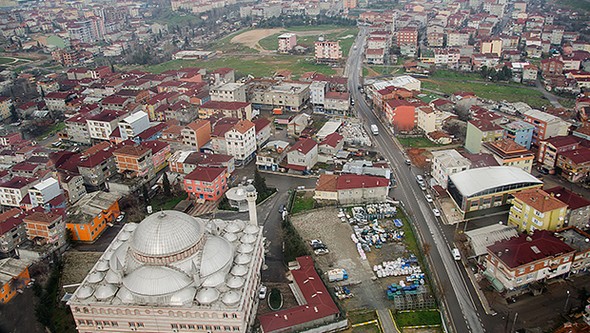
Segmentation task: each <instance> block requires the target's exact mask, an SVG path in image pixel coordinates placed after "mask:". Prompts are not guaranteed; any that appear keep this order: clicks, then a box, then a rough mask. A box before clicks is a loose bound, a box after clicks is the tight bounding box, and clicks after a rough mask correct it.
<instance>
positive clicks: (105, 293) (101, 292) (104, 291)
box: [94, 284, 117, 300]
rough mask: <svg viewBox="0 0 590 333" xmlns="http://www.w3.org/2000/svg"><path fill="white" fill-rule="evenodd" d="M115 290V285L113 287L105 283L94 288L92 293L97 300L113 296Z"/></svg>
mask: <svg viewBox="0 0 590 333" xmlns="http://www.w3.org/2000/svg"><path fill="white" fill-rule="evenodd" d="M116 292H117V287H115V286H114V285H112V284H107V285H104V286H100V287H99V288H98V289H96V293H94V296H95V297H96V298H97V299H99V300H105V299H107V298H110V297H113V296H114V295H115V293H116Z"/></svg>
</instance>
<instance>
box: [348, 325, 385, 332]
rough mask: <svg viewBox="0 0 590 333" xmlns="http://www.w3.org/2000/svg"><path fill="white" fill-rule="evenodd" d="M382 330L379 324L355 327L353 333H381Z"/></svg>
mask: <svg viewBox="0 0 590 333" xmlns="http://www.w3.org/2000/svg"><path fill="white" fill-rule="evenodd" d="M381 332H382V331H381V329H380V328H379V325H377V324H371V325H364V326H357V327H353V329H352V333H381Z"/></svg>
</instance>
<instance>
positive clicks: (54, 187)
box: [29, 178, 62, 207]
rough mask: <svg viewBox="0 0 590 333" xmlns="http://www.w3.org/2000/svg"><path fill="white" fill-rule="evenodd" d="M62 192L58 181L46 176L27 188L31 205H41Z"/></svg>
mask: <svg viewBox="0 0 590 333" xmlns="http://www.w3.org/2000/svg"><path fill="white" fill-rule="evenodd" d="M61 193H62V190H61V188H60V187H59V182H58V181H57V180H56V179H55V178H47V179H45V180H43V181H41V182H39V183H37V184H36V185H33V187H31V188H30V189H29V197H30V199H31V205H32V206H33V207H37V206H42V205H44V204H46V203H48V202H49V201H50V200H52V199H54V198H56V197H57V196H59V195H60V194H61Z"/></svg>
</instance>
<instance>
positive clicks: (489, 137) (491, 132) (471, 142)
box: [465, 119, 504, 154]
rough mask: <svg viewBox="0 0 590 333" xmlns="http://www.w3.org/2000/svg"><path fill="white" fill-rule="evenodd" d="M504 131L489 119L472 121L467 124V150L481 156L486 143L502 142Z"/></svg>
mask: <svg viewBox="0 0 590 333" xmlns="http://www.w3.org/2000/svg"><path fill="white" fill-rule="evenodd" d="M503 136H504V131H503V130H502V127H500V125H498V124H496V123H495V122H491V121H489V120H487V119H472V120H469V121H468V122H467V135H466V136H465V149H467V150H468V151H469V152H470V153H472V154H479V152H480V151H481V149H482V144H483V143H484V142H492V141H496V140H500V139H501V138H502V137H503Z"/></svg>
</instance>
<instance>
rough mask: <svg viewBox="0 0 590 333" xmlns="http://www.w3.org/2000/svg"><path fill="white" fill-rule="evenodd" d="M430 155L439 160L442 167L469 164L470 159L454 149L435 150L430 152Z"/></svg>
mask: <svg viewBox="0 0 590 333" xmlns="http://www.w3.org/2000/svg"><path fill="white" fill-rule="evenodd" d="M432 156H433V157H434V158H436V159H437V160H438V161H440V164H441V165H442V166H443V167H444V168H457V167H464V166H466V167H468V166H471V161H470V160H469V159H467V158H465V157H463V155H461V154H459V152H458V151H456V150H455V149H445V150H436V151H433V152H432Z"/></svg>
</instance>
